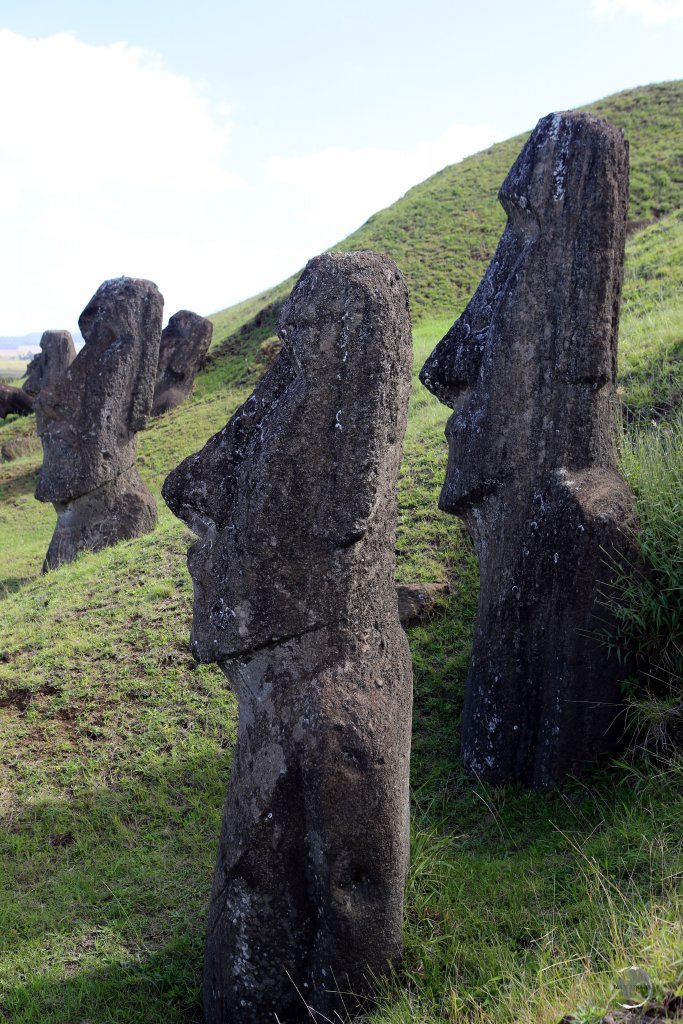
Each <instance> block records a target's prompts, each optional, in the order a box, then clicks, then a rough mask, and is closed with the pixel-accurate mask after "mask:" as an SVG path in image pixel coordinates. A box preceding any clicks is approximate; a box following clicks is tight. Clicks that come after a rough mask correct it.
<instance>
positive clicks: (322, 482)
mask: <svg viewBox="0 0 683 1024" xmlns="http://www.w3.org/2000/svg"><path fill="white" fill-rule="evenodd" d="M278 332H279V335H280V338H281V340H282V350H281V352H280V354H279V356H278V358H277V359H276V361H275V362H274V363H273V365H272V366H271V368H270V369H269V370H268V371H267V372H266V374H265V375H264V377H263V378H262V379H261V381H260V383H259V384H258V385H257V387H256V390H255V391H254V393H253V394H252V396H251V397H250V398H249V399H248V400H247V401H246V402H245V404H244V405H243V406H242V407H241V408H240V409H239V410H238V411H237V413H236V414H235V415H234V416H233V417H232V419H231V420H230V421H229V423H228V424H227V425H226V426H225V427H224V428H223V430H221V431H220V433H218V434H216V435H215V436H214V437H212V438H211V439H210V440H209V441H208V442H207V444H206V445H205V447H204V448H203V449H202V451H200V452H198V453H197V454H195V455H192V456H190V457H189V458H188V459H186V460H185V461H184V462H183V463H181V465H180V466H178V467H177V469H175V470H174V471H173V472H172V473H171V474H170V476H169V477H168V478H167V480H166V482H165V484H164V488H163V496H164V498H165V500H166V502H167V503H168V505H169V506H170V508H171V509H172V511H173V512H174V513H175V514H176V515H177V516H179V517H180V518H181V519H182V520H184V522H186V523H187V524H188V525H189V526H190V527H191V528H192V529H193V530H194V532H195V533H196V534H197V535H198V536H199V540H198V541H197V543H196V544H195V545H194V546H193V547H192V548H191V549H190V553H189V556H188V565H189V569H190V573H191V575H192V579H193V582H194V620H193V627H192V650H193V652H194V654H195V656H196V657H197V658H198V659H199V660H200V661H204V662H208V661H214V662H218V663H219V664H220V666H221V668H222V669H223V671H224V672H225V674H226V676H227V678H228V680H229V682H230V684H231V686H232V688H233V689H234V691H235V693H236V694H237V698H238V704H239V729H238V739H237V748H236V751H235V756H234V762H233V770H232V778H231V782H230V788H229V792H228V796H227V802H226V805H225V812H224V817H223V826H222V832H221V838H220V846H219V852H218V861H217V865H216V873H215V878H214V885H213V894H212V897H211V907H210V912H209V924H208V938H207V946H206V960H205V971H204V1007H205V1020H206V1021H207V1024H219V1022H220V1024H225V1022H227V1021H230V1022H232V1024H238V1022H239V1024H253V1022H255V1021H267V1020H273V1021H275V1020H279V1021H281V1022H282V1024H298V1022H304V1021H310V1020H311V1019H312V1017H313V1016H315V1019H316V1020H318V1019H320V1020H325V1019H330V1020H331V1019H334V1020H337V1019H340V1018H338V1017H337V1016H336V1014H337V1012H341V1010H342V1007H343V1006H344V1005H345V1006H346V1008H347V1009H350V1008H352V1007H354V1006H356V1005H357V1003H358V1002H359V1001H362V999H363V997H366V996H367V994H368V993H369V991H370V989H371V977H372V976H377V975H380V974H382V973H383V972H385V971H386V969H387V967H388V964H389V963H390V962H392V961H395V960H396V959H397V958H398V957H399V955H400V953H401V949H402V902H403V886H404V880H405V874H406V870H407V867H408V768H409V753H410V729H411V702H412V670H411V662H410V654H409V650H408V644H407V641H406V637H405V634H404V632H403V630H402V629H401V626H400V625H399V619H398V609H397V599H396V591H395V587H394V543H395V523H396V502H397V498H396V491H397V479H398V470H399V462H400V457H401V445H402V439H403V434H404V430H405V425H406V416H407V404H408V396H409V390H410V368H411V332H410V317H409V311H408V295H407V289H406V285H405V282H404V280H403V278H402V276H401V274H400V273H399V271H398V269H397V268H396V266H395V264H394V263H393V262H392V261H391V260H389V259H387V258H385V257H382V256H377V255H375V254H373V253H368V252H363V253H354V254H348V253H330V254H326V255H323V256H320V257H317V258H316V259H314V260H311V262H310V263H309V264H308V266H307V267H306V269H305V271H304V273H303V275H302V277H301V279H300V280H299V282H298V284H297V286H296V287H295V289H294V291H293V292H292V294H291V296H290V297H289V299H288V301H287V303H286V305H285V307H284V309H283V311H282V313H281V316H280V321H279V331H278ZM338 990H341V992H342V993H344V994H345V995H344V997H340V995H339V991H338ZM307 1005H308V1006H310V1007H312V1009H313V1010H314V1011H316V1012H315V1014H312V1013H310V1012H309V1010H308V1009H307ZM319 1015H320V1016H319ZM323 1015H324V1016H323Z"/></svg>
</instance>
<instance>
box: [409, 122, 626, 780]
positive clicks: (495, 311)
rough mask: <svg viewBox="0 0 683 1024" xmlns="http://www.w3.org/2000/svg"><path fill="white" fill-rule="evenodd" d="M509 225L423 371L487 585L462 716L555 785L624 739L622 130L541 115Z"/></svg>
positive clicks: (511, 193)
mask: <svg viewBox="0 0 683 1024" xmlns="http://www.w3.org/2000/svg"><path fill="white" fill-rule="evenodd" d="M500 201H501V203H502V205H503V207H504V209H505V212H506V213H507V215H508V223H507V227H506V228H505V232H504V233H503V236H502V238H501V240H500V243H499V245H498V249H497V251H496V253H495V255H494V257H493V260H492V262H491V265H490V266H489V268H488V270H487V272H486V274H485V275H484V278H483V280H482V282H481V284H480V285H479V288H478V289H477V291H476V293H475V294H474V296H473V298H472V299H471V301H470V303H469V305H468V306H467V308H466V310H465V312H464V313H463V315H462V316H461V317H460V318H459V319H458V320H457V321H456V322H455V324H454V325H453V327H452V328H451V330H450V331H449V332H448V334H447V335H446V336H445V338H444V339H443V340H442V341H441V342H440V343H439V345H438V346H437V348H436V349H435V350H434V352H433V353H432V355H431V356H430V357H429V359H428V360H427V362H426V363H425V366H424V367H423V369H422V373H421V380H422V382H423V383H424V384H425V385H426V387H428V388H429V389H430V390H431V391H433V392H434V394H435V395H437V397H438V398H440V399H441V401H442V402H444V403H445V404H446V405H449V406H451V407H452V409H453V415H452V416H451V417H450V419H449V421H448V425H447V427H446V436H447V438H448V441H449V458H448V468H447V471H446V480H445V483H444V485H443V489H442V492H441V498H440V507H441V508H442V509H444V510H445V511H447V512H453V513H455V514H456V515H459V516H462V517H463V518H464V520H465V522H466V524H467V527H468V529H469V531H470V533H471V535H472V537H473V539H474V543H475V547H476V550H477V554H478V556H479V572H480V581H481V591H480V598H479V609H478V613H477V620H476V626H475V636H474V645H473V650H472V658H471V662H470V668H469V672H468V676H467V683H466V691H465V706H464V710H463V718H462V747H463V754H464V759H465V764H466V765H467V766H468V768H469V769H470V770H471V771H472V772H473V773H474V774H475V775H476V776H478V777H481V778H483V779H487V780H489V781H491V782H511V781H520V782H522V783H524V784H527V785H531V786H534V787H538V788H545V787H549V786H552V785H554V784H556V783H558V782H560V781H561V780H562V779H563V778H564V777H565V776H566V775H567V774H568V773H571V772H573V771H575V770H577V769H579V768H580V767H581V766H583V765H585V764H586V763H587V762H589V761H591V760H593V759H594V758H595V757H596V756H598V755H599V754H601V753H603V752H606V751H608V750H610V749H613V748H614V746H615V745H617V744H618V742H619V740H620V738H621V736H622V733H623V725H624V719H623V713H622V712H623V702H622V693H621V683H622V680H623V678H624V676H625V675H627V674H628V670H627V669H625V668H624V666H623V665H622V664H620V662H619V661H618V660H617V658H616V657H614V656H613V655H612V654H611V653H610V650H609V648H608V646H607V645H606V644H605V631H607V632H609V631H610V630H611V629H612V627H613V626H614V622H613V620H612V619H611V617H610V613H609V611H608V609H607V607H606V604H605V601H606V598H607V597H608V596H609V593H610V585H611V581H612V578H613V576H614V572H615V567H616V565H617V564H620V563H621V564H623V563H624V561H625V560H626V561H628V560H631V559H632V558H634V557H635V552H634V551H633V547H632V541H631V540H630V539H629V536H630V535H629V531H628V526H629V524H630V523H632V522H633V518H634V513H633V503H632V498H631V495H630V493H629V491H628V488H627V486H626V484H625V483H624V481H623V480H622V478H621V477H620V476H619V474H618V473H617V470H616V448H615V438H614V425H615V423H614V405H613V401H614V393H615V391H614V385H615V374H616V361H617V324H618V319H619V303H620V294H621V284H622V266H623V254H624V236H625V225H626V210H627V204H628V150H627V144H626V143H625V141H624V138H623V134H622V132H621V131H619V130H618V129H616V128H614V127H613V126H611V125H610V124H608V123H607V122H605V121H601V120H598V119H596V118H594V117H590V116H589V115H587V114H572V113H569V114H552V115H549V116H548V117H545V118H543V119H542V120H541V121H540V122H539V123H538V125H537V127H536V129H535V130H534V132H533V133H532V135H531V137H530V139H529V141H528V142H527V143H526V145H525V146H524V149H523V150H522V152H521V154H520V156H519V158H518V159H517V161H516V163H515V164H514V166H513V167H512V169H511V171H510V173H509V174H508V176H507V178H506V179H505V182H504V183H503V186H502V188H501V190H500Z"/></svg>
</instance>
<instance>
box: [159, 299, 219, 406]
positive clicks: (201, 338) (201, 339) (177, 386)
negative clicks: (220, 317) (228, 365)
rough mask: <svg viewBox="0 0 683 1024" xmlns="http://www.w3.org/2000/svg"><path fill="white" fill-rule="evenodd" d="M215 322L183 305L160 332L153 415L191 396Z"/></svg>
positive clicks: (207, 349)
mask: <svg viewBox="0 0 683 1024" xmlns="http://www.w3.org/2000/svg"><path fill="white" fill-rule="evenodd" d="M212 334H213V324H212V323H211V321H210V320H207V319H206V318H205V317H203V316H198V315H197V314H196V313H191V312H190V311H189V310H187V309H181V310H180V312H178V313H176V314H175V315H174V316H172V317H171V319H170V320H169V321H168V326H167V327H165V328H164V330H163V331H162V332H161V345H160V346H159V363H158V366H157V379H156V385H155V388H154V399H153V401H152V416H160V415H161V414H162V413H163V412H168V410H169V409H175V407H176V406H177V405H180V404H181V402H184V401H185V399H186V398H188V397H189V395H190V392H191V391H192V386H193V384H194V379H195V377H196V376H197V374H198V372H199V371H200V370H201V368H202V366H203V365H204V360H205V359H206V353H207V352H208V351H209V345H210V344H211V335H212Z"/></svg>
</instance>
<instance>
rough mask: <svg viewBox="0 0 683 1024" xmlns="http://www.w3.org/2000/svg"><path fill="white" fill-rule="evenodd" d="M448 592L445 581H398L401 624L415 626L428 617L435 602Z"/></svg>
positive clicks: (397, 592) (397, 591)
mask: <svg viewBox="0 0 683 1024" xmlns="http://www.w3.org/2000/svg"><path fill="white" fill-rule="evenodd" d="M448 592H449V587H448V584H447V583H399V584H397V586H396V597H397V598H398V617H399V619H400V620H401V625H402V626H403V627H404V628H406V627H407V626H415V625H417V623H418V622H423V621H424V620H425V619H428V618H429V616H430V615H431V613H432V612H433V611H434V607H435V605H436V602H437V601H438V599H439V598H440V597H445V596H446V595H447V594H448Z"/></svg>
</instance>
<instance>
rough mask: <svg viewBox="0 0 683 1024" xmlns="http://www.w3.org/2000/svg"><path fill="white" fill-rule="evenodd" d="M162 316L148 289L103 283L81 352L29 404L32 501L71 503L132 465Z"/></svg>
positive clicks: (129, 282) (133, 282)
mask: <svg viewBox="0 0 683 1024" xmlns="http://www.w3.org/2000/svg"><path fill="white" fill-rule="evenodd" d="M162 312H163V298H162V296H161V294H160V293H159V290H158V289H157V286H156V285H155V284H153V283H152V282H151V281H144V280H140V279H136V278H131V277H120V278H117V279H115V280H112V281H105V283H104V284H103V285H101V286H100V287H99V288H98V290H97V291H96V292H95V294H94V295H93V297H92V299H91V300H90V302H89V303H88V305H87V306H86V307H85V309H84V310H83V312H82V313H81V316H80V319H79V321H78V324H79V327H80V329H81V333H82V335H83V338H84V339H85V345H84V347H83V348H82V349H81V351H80V352H79V353H78V355H77V356H76V358H75V359H74V360H73V362H72V363H71V364H70V365H69V366H68V367H67V369H66V370H65V371H64V372H63V373H61V374H59V376H58V377H56V378H55V379H53V380H51V382H50V383H49V384H48V385H47V386H46V387H44V388H43V389H42V390H41V392H40V394H39V396H38V399H37V401H36V421H37V425H38V433H39V435H40V439H41V441H42V444H43V455H44V457H43V467H42V469H41V473H40V478H39V481H38V487H37V489H36V497H37V498H38V499H39V500H40V501H52V502H66V501H71V500H72V499H74V498H77V497H79V496H80V495H84V494H87V493H90V492H91V491H94V490H95V489H96V488H98V487H101V486H102V485H103V484H105V483H109V482H110V481H112V480H114V479H115V478H116V477H118V476H119V475H120V474H121V473H123V472H125V471H126V470H128V469H131V468H132V467H133V466H134V465H135V434H136V432H137V431H138V430H141V429H142V427H144V425H145V423H146V422H147V418H148V416H149V412H150V409H151V405H152V395H153V392H154V378H155V373H156V364H157V357H158V351H159V339H160V337H161V318H162Z"/></svg>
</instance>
